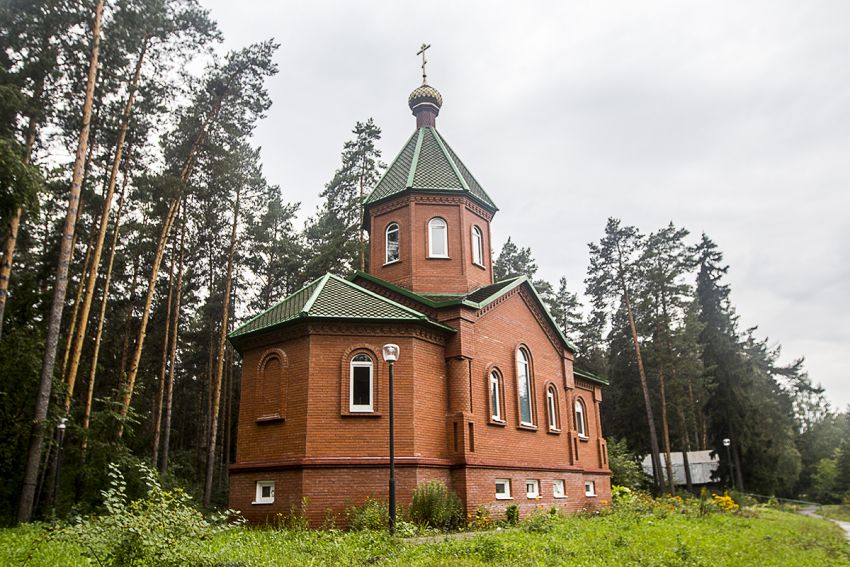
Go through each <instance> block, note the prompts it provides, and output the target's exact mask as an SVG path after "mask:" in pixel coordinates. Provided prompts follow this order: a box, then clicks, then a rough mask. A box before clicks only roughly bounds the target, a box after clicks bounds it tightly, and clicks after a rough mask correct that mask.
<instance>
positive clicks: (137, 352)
mask: <svg viewBox="0 0 850 567" xmlns="http://www.w3.org/2000/svg"><path fill="white" fill-rule="evenodd" d="M221 104H222V101H221V99H220V98H219V99H216V100H215V101H213V104H212V107H211V108H210V111H209V112H208V113H207V115H206V117H205V118H204V122H203V124H202V125H201V127H200V128H199V130H198V132H197V135H196V136H195V139H194V140H193V142H192V145H191V146H190V147H189V152H188V154H187V155H186V161H185V162H184V163H183V168H182V169H181V170H180V182H181V184H183V185H185V184H186V183H188V181H189V177H190V176H191V175H192V169H193V167H194V163H195V155H196V153H197V152H198V149H199V148H200V146H201V143H202V142H203V140H204V136H206V133H207V131H208V129H209V127H210V125H211V124H212V122H213V121H214V120H215V119H216V118H217V117H218V114H219V112H220V110H221ZM182 199H183V193H182V190H181V192H180V193H178V194H177V196H176V197H174V198H173V199H172V200H171V204H170V205H169V207H168V213H167V214H166V216H165V221H164V222H163V223H162V231H161V232H160V235H159V240H158V242H157V246H156V252H155V254H154V259H153V266H152V267H151V276H150V279H149V280H148V291H147V295H146V296H145V304H144V307H143V308H142V320H141V321H140V322H139V332H138V335H137V336H136V346H135V349H134V350H133V357H132V359H131V360H130V370H129V372H128V373H127V381H126V384H124V387H123V392H121V407H120V408H119V410H118V414H119V416H120V420H119V422H118V432H117V436H118V438H119V439H120V438H121V437H122V436H123V435H124V418H126V417H127V413H128V412H129V410H130V402H131V401H132V399H133V389H134V388H135V386H136V377H137V376H138V373H139V363H140V362H141V359H142V349H143V348H144V346H145V335H146V334H147V328H148V319H149V318H150V311H151V304H152V303H153V296H154V293H155V292H156V282H157V278H158V277H159V266H160V264H161V262H162V256H163V254H164V252H165V245H166V243H167V242H168V235H169V233H170V232H171V225H172V224H174V217H175V215H176V214H177V209H178V207H179V206H180V202H181V201H182Z"/></svg>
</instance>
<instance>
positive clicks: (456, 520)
mask: <svg viewBox="0 0 850 567" xmlns="http://www.w3.org/2000/svg"><path fill="white" fill-rule="evenodd" d="M410 519H411V520H412V521H413V522H414V523H416V524H418V525H420V526H427V527H431V528H437V529H441V530H450V529H456V528H458V527H460V526H461V525H462V523H463V506H462V505H461V502H460V498H458V496H457V494H455V493H454V492H452V491H451V490H449V489H448V487H446V485H445V484H443V483H442V482H440V481H439V480H432V481H429V482H425V483H423V484H420V485H419V486H417V487H416V489H415V490H414V491H413V502H411V504H410Z"/></svg>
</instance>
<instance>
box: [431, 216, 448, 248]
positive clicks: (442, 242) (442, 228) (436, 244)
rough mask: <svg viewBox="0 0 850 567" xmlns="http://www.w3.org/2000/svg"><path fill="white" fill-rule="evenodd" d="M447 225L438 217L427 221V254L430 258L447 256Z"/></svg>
mask: <svg viewBox="0 0 850 567" xmlns="http://www.w3.org/2000/svg"><path fill="white" fill-rule="evenodd" d="M448 234H449V230H448V225H447V224H446V221H444V220H443V219H441V218H440V217H434V218H432V219H431V220H430V221H428V256H429V257H431V258H448V257H449V239H448Z"/></svg>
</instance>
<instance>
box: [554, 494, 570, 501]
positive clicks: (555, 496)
mask: <svg viewBox="0 0 850 567" xmlns="http://www.w3.org/2000/svg"><path fill="white" fill-rule="evenodd" d="M552 498H557V499H558V500H566V499H567V495H566V494H564V495H561V496H558V495H557V494H553V495H552Z"/></svg>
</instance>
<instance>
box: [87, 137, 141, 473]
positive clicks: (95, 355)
mask: <svg viewBox="0 0 850 567" xmlns="http://www.w3.org/2000/svg"><path fill="white" fill-rule="evenodd" d="M130 161H131V157H130V155H129V152H128V155H127V160H126V162H125V164H124V180H123V182H122V185H121V195H120V196H119V198H118V210H117V211H115V228H114V229H113V233H112V242H111V244H110V245H109V260H108V261H107V264H106V276H105V277H106V279H105V280H104V282H103V299H101V302H100V313H98V318H97V331H96V333H95V337H94V348H93V351H92V361H91V371H90V372H89V385H88V391H87V392H86V405H85V407H84V408H83V436H82V440H81V441H80V463H82V464H84V463H85V462H86V451H87V449H88V440H89V438H88V437H89V422H90V420H91V412H92V402H93V400H94V385H95V379H96V377H97V363H98V359H99V358H100V343H101V341H102V339H103V323H104V321H105V320H106V306H107V304H108V303H109V301H108V300H109V286H110V284H111V283H112V266H113V265H114V263H115V250H116V248H117V246H118V234H119V232H120V229H121V213H122V212H123V211H124V197H125V195H126V191H127V180H128V179H129V177H130Z"/></svg>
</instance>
